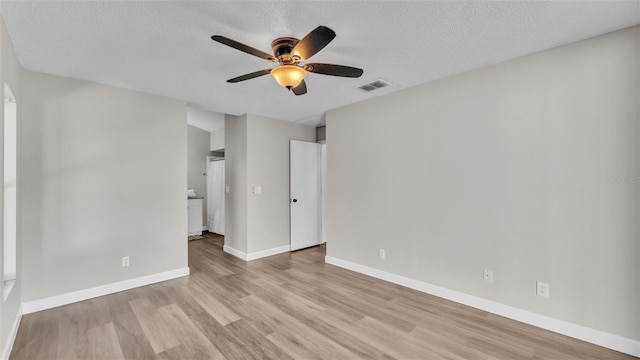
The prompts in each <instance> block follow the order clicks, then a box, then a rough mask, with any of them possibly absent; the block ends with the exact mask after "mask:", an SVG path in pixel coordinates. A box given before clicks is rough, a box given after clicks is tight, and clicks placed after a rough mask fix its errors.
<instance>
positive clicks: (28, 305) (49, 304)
mask: <svg viewBox="0 0 640 360" xmlns="http://www.w3.org/2000/svg"><path fill="white" fill-rule="evenodd" d="M187 275H189V268H188V267H184V268H180V269H175V270H170V271H165V272H161V273H157V274H153V275H147V276H141V277H138V278H134V279H129V280H124V281H120V282H117V283H112V284H107V285H102V286H97V287H93V288H89V289H84V290H78V291H74V292H70V293H66V294H62V295H56V296H51V297H48V298H44V299H39V300H33V301H29V302H25V303H22V314H30V313H33V312H36V311H41V310H46V309H51V308H54V307H58V306H62V305H67V304H71V303H75V302H78V301H83V300H87V299H92V298H95V297H98V296H103V295H109V294H113V293H117V292H120V291H124V290H129V289H133V288H137V287H140V286H145V285H150V284H155V283H158V282H161V281H166V280H171V279H175V278H179V277H182V276H187Z"/></svg>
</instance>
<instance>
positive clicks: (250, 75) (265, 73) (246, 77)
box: [227, 69, 271, 83]
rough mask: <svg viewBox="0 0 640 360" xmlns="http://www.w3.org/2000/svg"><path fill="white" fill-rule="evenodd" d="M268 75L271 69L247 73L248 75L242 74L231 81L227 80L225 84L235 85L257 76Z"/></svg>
mask: <svg viewBox="0 0 640 360" xmlns="http://www.w3.org/2000/svg"><path fill="white" fill-rule="evenodd" d="M269 73H271V69H264V70H258V71H254V72H252V73H249V74H244V75H240V76H237V77H234V78H233V79H229V80H227V82H228V83H237V82H240V81H245V80H249V79H253V78H257V77H258V76H263V75H267V74H269Z"/></svg>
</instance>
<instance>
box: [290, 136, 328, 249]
mask: <svg viewBox="0 0 640 360" xmlns="http://www.w3.org/2000/svg"><path fill="white" fill-rule="evenodd" d="M321 149H322V145H321V144H316V143H310V142H304V141H296V140H291V143H290V161H291V162H290V189H291V190H290V199H289V204H290V208H291V250H298V249H303V248H306V247H310V246H314V245H319V244H320V243H321V242H322V239H321V236H320V217H321V215H320V214H321V213H320V184H321V183H320V181H321V174H320V171H321V167H320V157H321Z"/></svg>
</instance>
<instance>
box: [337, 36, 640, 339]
mask: <svg viewBox="0 0 640 360" xmlns="http://www.w3.org/2000/svg"><path fill="white" fill-rule="evenodd" d="M639 31H640V30H639V27H634V28H630V29H627V30H623V31H619V32H615V33H611V34H607V35H604V36H600V37H597V38H593V39H589V40H585V41H581V42H578V43H575V44H571V45H568V46H563V47H560V48H556V49H552V50H549V51H545V52H541V53H538V54H534V55H530V56H526V57H523V58H519V59H516V60H513V61H509V62H506V63H502V64H498V65H495V66H491V67H487V68H484V69H480V70H477V71H472V72H468V73H464V74H460V75H458V76H453V77H450V78H446V79H443V80H440V81H436V82H432V83H429V84H425V85H421V86H418V87H414V88H410V89H406V90H403V91H399V92H396V93H394V94H390V95H385V96H380V97H376V98H375V99H371V100H368V101H365V102H362V103H358V104H354V105H351V106H346V107H344V108H340V109H336V110H333V111H330V112H329V113H328V114H327V131H328V135H327V136H328V137H329V138H331V146H329V147H328V148H327V182H328V200H327V205H328V225H327V230H328V245H327V255H328V256H331V257H334V258H338V259H342V260H346V261H350V262H353V263H357V264H362V265H365V266H368V267H371V268H375V269H379V270H383V271H386V272H390V273H393V274H399V275H402V276H406V277H409V278H412V279H417V280H420V281H424V282H427V283H430V284H434V285H437V286H441V287H444V288H448V289H452V290H455V291H459V292H462V293H466V294H470V295H474V296H477V297H481V298H485V299H489V300H492V301H495V302H499V303H502V304H506V305H509V306H513V307H516V308H520V309H524V310H527V311H531V312H535V313H538V314H542V315H546V316H549V317H553V318H556V319H560V320H564V321H568V322H571V323H574V324H578V325H582V326H586V327H589V328H593V329H597V330H601V331H604V332H608V333H611V334H616V335H619V336H622V337H626V338H630V339H635V340H640V321H639V319H640V309H639V307H640V242H639V241H638V239H640V223H639V222H638V219H639V218H640V202H639V201H638V199H639V198H640V181H639V180H638V179H640V170H639V167H640V155H639V154H640V114H639V109H638V99H640V92H639V89H638V87H639V83H640V78H639V69H638V68H639V64H640V58H639V54H640V48H639V46H640V45H639V44H640V34H639ZM365 129H366V131H365ZM380 248H383V249H386V260H381V259H379V258H378V249H380ZM483 269H490V270H493V271H494V282H493V283H492V284H489V283H485V282H483V280H482V279H483V277H482V273H483ZM537 280H539V281H544V282H547V283H549V284H550V297H549V298H542V297H539V296H536V294H535V289H536V281H537ZM596 289H597V290H596Z"/></svg>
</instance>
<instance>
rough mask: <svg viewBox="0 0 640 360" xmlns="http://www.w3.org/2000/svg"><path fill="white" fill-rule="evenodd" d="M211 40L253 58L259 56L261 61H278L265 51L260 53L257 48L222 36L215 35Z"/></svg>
mask: <svg viewBox="0 0 640 360" xmlns="http://www.w3.org/2000/svg"><path fill="white" fill-rule="evenodd" d="M211 40H213V41H217V42H219V43H221V44H224V45H227V46H230V47H232V48H234V49H236V50H240V51H242V52H246V53H247V54H251V55H253V56H257V57H259V58H261V59H265V60H269V61H275V60H276V59H275V58H274V57H273V55H270V54H267V53H266V52H264V51H260V50H258V49H256V48H252V47H251V46H249V45H245V44H243V43H239V42H237V41H235V40H231V39H229V38H228V37H224V36H222V35H213V36H212V37H211Z"/></svg>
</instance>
